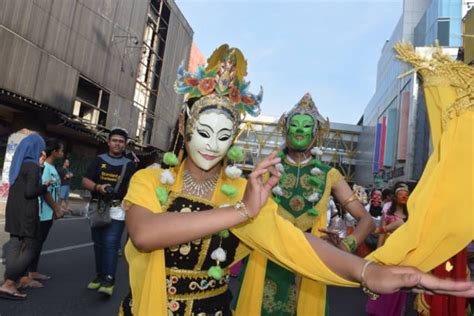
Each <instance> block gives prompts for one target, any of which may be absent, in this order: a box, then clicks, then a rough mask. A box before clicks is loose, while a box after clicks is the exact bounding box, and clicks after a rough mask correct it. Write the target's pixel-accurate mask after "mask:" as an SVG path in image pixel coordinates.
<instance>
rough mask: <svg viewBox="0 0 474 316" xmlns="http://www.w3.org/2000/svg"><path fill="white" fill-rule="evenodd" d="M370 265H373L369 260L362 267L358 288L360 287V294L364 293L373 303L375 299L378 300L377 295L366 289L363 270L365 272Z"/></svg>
mask: <svg viewBox="0 0 474 316" xmlns="http://www.w3.org/2000/svg"><path fill="white" fill-rule="evenodd" d="M371 263H374V262H373V261H372V260H369V261H367V262H366V263H365V264H364V267H363V268H362V272H361V273H360V286H361V287H362V292H364V293H365V294H367V296H368V297H369V299H371V300H372V301H375V300H376V299H378V298H379V296H380V295H379V294H377V293H375V292H373V291H371V290H370V289H369V288H368V287H367V283H366V282H365V270H367V267H368V266H369V265H370V264H371Z"/></svg>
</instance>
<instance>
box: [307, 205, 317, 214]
mask: <svg viewBox="0 0 474 316" xmlns="http://www.w3.org/2000/svg"><path fill="white" fill-rule="evenodd" d="M306 213H308V214H309V215H314V216H317V215H319V211H318V210H317V209H315V208H314V207H312V208H310V209H309V210H307V211H306Z"/></svg>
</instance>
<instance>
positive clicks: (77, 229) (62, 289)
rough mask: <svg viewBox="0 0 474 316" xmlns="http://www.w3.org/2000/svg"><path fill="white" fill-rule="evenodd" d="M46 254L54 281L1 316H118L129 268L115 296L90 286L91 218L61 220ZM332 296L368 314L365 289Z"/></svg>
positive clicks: (340, 308)
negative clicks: (89, 222) (109, 296)
mask: <svg viewBox="0 0 474 316" xmlns="http://www.w3.org/2000/svg"><path fill="white" fill-rule="evenodd" d="M43 251H44V254H43V255H42V257H41V261H40V269H39V270H40V272H41V273H44V274H48V275H50V276H51V277H52V278H51V280H49V281H46V282H45V283H44V284H45V287H44V288H42V289H28V290H27V291H26V293H27V294H28V299H27V300H26V301H21V302H17V301H6V300H0V316H23V315H25V316H34V315H48V316H53V315H62V316H64V315H71V316H73V315H77V316H84V315H91V316H92V315H117V310H118V306H119V304H120V301H121V299H122V298H123V297H124V296H125V294H126V293H127V292H128V274H127V267H126V264H125V261H124V258H119V264H118V272H117V276H116V277H117V282H116V286H115V293H114V295H113V296H112V297H111V298H105V297H103V296H101V295H99V294H98V293H96V292H95V291H91V290H88V289H87V288H86V286H87V283H88V282H89V281H90V279H91V278H93V277H94V254H93V248H92V242H91V237H90V230H89V226H88V223H87V220H86V219H84V218H77V217H76V218H67V219H62V220H60V221H57V222H55V224H54V225H53V228H52V229H51V232H50V235H49V237H48V240H47V242H46V244H45V247H44V249H43ZM234 282H235V281H234ZM233 286H234V287H235V284H234V285H233ZM328 296H329V310H330V315H331V316H339V315H341V316H342V315H350V316H358V315H366V314H365V312H364V307H365V302H366V299H367V298H366V296H364V294H363V293H362V291H360V290H358V289H345V288H329V291H328ZM407 315H414V314H412V313H409V314H407Z"/></svg>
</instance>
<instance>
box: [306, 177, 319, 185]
mask: <svg viewBox="0 0 474 316" xmlns="http://www.w3.org/2000/svg"><path fill="white" fill-rule="evenodd" d="M309 182H310V183H311V184H313V185H316V186H320V185H321V180H320V179H319V178H317V177H313V176H310V177H309Z"/></svg>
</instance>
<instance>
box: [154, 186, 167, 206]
mask: <svg viewBox="0 0 474 316" xmlns="http://www.w3.org/2000/svg"><path fill="white" fill-rule="evenodd" d="M155 194H156V197H157V198H158V201H160V204H161V205H163V204H165V203H166V202H167V201H168V190H166V189H165V188H161V187H160V188H156V190H155Z"/></svg>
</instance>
